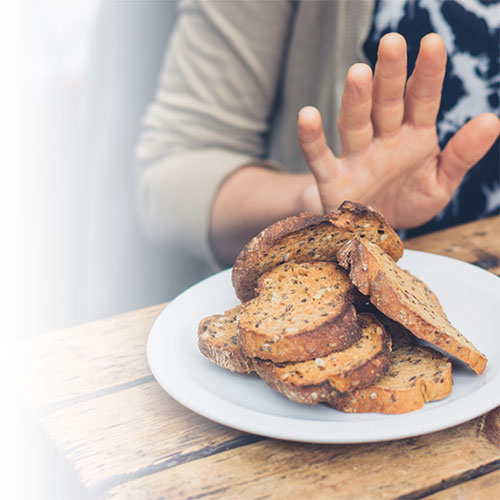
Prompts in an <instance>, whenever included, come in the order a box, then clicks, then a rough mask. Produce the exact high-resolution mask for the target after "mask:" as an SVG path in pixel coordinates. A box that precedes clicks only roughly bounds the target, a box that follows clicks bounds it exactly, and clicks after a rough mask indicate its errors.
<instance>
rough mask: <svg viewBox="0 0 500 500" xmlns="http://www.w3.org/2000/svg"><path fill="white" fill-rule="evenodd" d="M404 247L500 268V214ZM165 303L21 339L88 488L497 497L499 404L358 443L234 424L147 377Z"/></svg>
mask: <svg viewBox="0 0 500 500" xmlns="http://www.w3.org/2000/svg"><path fill="white" fill-rule="evenodd" d="M406 246H407V248H414V249H421V250H426V251H432V252H435V253H440V254H443V255H448V256H452V257H454V258H458V259H462V260H465V261H468V262H473V263H474V264H475V265H478V266H480V267H482V268H484V269H488V270H491V271H492V272H495V273H497V274H498V273H499V272H500V265H499V262H500V217H494V218H490V219H486V220H483V221H479V222H475V223H471V224H468V225H465V226H460V227H457V228H452V229H449V230H446V231H443V232H440V233H434V234H431V235H426V236H423V237H420V238H417V239H414V240H410V241H408V242H406ZM164 307H165V305H159V306H154V307H150V308H147V309H142V310H139V311H134V312H131V313H128V314H124V315H121V316H118V317H114V318H109V319H106V320H103V321H97V322H95V323H90V324H87V325H81V326H78V327H76V328H70V329H67V330H63V331H60V332H55V333H51V334H48V335H43V336H40V337H38V338H33V339H30V340H27V341H25V342H23V344H22V346H21V351H22V353H23V356H24V359H25V362H26V363H25V368H24V369H23V371H24V373H25V374H26V376H25V377H24V380H23V386H24V397H25V401H26V405H27V406H28V407H29V408H30V410H31V411H32V412H33V414H34V415H36V417H37V419H38V420H39V422H40V423H41V424H42V426H43V428H44V429H45V430H46V432H47V433H48V435H49V436H50V438H51V439H52V441H53V442H54V443H55V445H56V447H57V449H58V450H59V451H60V453H61V455H62V456H64V457H65V458H66V459H67V460H68V461H69V463H70V465H71V466H72V468H73V470H75V471H76V474H77V476H78V479H79V480H80V482H81V483H82V484H83V485H84V486H85V488H86V489H87V492H88V497H89V498H98V499H99V498H103V499H104V498H113V499H122V498H131V499H146V498H147V499H160V498H165V499H181V498H212V499H233V498H234V499H236V498H237V499H253V498H283V497H287V498H290V499H292V498H297V499H298V498H331V499H364V498H366V499H378V498H380V499H386V498H400V499H403V498H406V499H416V498H431V499H436V500H438V499H439V500H441V499H444V498H452V499H454V498H457V499H458V498H478V499H483V498H484V499H489V498H495V496H494V495H495V493H496V492H497V491H498V487H499V486H500V483H499V480H500V479H499V472H498V470H499V469H500V449H499V446H498V444H495V439H492V438H491V436H492V435H493V436H495V435H497V434H495V432H493V434H491V431H489V430H488V429H489V428H490V427H491V425H493V426H494V425H497V424H496V423H495V422H498V421H499V418H498V417H499V415H500V414H499V413H498V410H497V412H496V413H490V415H489V416H488V417H486V416H483V417H479V418H476V419H475V420H473V421H471V422H468V423H466V424H463V425H460V426H456V427H454V428H451V429H447V430H444V431H440V432H436V433H433V434H428V435H425V436H420V437H417V438H411V439H404V440H399V441H392V442H383V443H374V444H365V445H311V444H301V443H293V442H287V441H279V440H274V439H267V438H262V437H259V436H254V435H250V434H245V433H241V432H239V431H235V430H233V429H229V428H227V427H224V426H222V425H218V424H215V423H213V422H211V421H209V420H207V419H205V418H203V417H201V416H199V415H197V414H195V413H193V412H191V411H190V410H188V409H186V408H184V407H183V406H181V405H179V404H178V403H177V402H176V401H174V400H173V399H172V398H171V397H170V396H169V395H167V394H166V393H165V392H164V391H163V390H162V389H161V388H160V387H159V386H158V384H157V383H156V382H155V381H154V378H153V377H152V375H151V373H150V371H149V368H148V365H147V360H146V355H145V345H146V340H147V336H148V333H149V330H150V328H151V325H152V323H153V321H154V319H155V318H156V317H157V316H158V314H159V313H160V312H161V310H162V309H163V308H164ZM485 423H488V425H485ZM429 495H430V496H429ZM474 495H476V496H474ZM496 498H498V495H497V496H496Z"/></svg>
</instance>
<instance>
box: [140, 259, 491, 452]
mask: <svg viewBox="0 0 500 500" xmlns="http://www.w3.org/2000/svg"><path fill="white" fill-rule="evenodd" d="M405 254H409V255H410V256H411V255H413V256H414V257H418V255H422V256H424V258H429V256H431V257H432V258H437V259H438V260H439V259H445V260H450V261H453V263H454V264H456V263H458V264H459V265H464V266H466V267H468V268H469V269H473V271H472V272H476V273H480V274H481V275H482V276H488V278H487V279H498V278H497V277H496V275H495V274H493V273H490V272H489V271H486V270H484V269H482V268H480V267H477V266H474V265H473V264H470V263H468V262H465V261H461V260H459V259H454V258H452V257H448V256H444V255H440V254H433V253H431V252H424V251H421V250H412V249H405ZM403 267H404V266H403ZM231 271H232V269H231V268H229V269H225V270H222V271H220V272H218V273H215V274H213V275H211V276H208V277H206V278H204V279H203V280H201V281H199V282H198V283H195V284H194V285H192V286H191V287H189V288H188V289H186V290H184V291H183V292H182V293H180V294H179V295H178V296H177V297H175V298H174V299H173V300H172V301H171V302H170V303H169V304H168V305H167V306H166V307H165V308H164V309H163V310H162V311H161V312H160V314H159V315H158V317H157V318H156V319H155V321H154V323H153V325H152V327H151V329H150V332H149V335H148V339H147V345H146V355H147V361H148V365H149V368H150V370H151V372H152V374H153V376H154V378H155V379H156V381H157V382H158V384H159V385H160V387H162V389H163V390H164V391H165V392H166V393H167V394H169V395H170V396H171V397H172V398H173V399H174V400H176V401H177V402H178V403H180V404H182V405H183V406H185V407H186V408H188V409H190V410H191V411H194V412H195V413H197V414H199V415H201V416H203V417H205V418H208V419H209V420H212V421H214V422H217V423H219V424H222V425H225V426H227V427H230V428H233V429H236V430H239V431H242V432H247V433H251V434H255V435H260V436H264V437H267V438H274V439H281V440H289V441H296V442H307V443H323V444H359V443H373V442H380V441H388V440H399V439H405V438H409V437H415V436H419V435H424V434H428V433H431V432H437V431H440V430H444V429H447V428H451V427H454V426H456V425H459V424H462V423H465V422H467V421H469V420H472V419H474V418H476V417H478V416H479V415H482V414H484V413H486V412H488V411H490V410H491V409H493V408H495V407H496V406H498V405H499V404H500V396H498V401H496V400H495V398H491V401H490V404H489V405H487V404H484V400H483V398H484V395H483V393H485V395H488V394H489V393H490V392H491V385H492V383H494V381H495V380H497V381H500V370H499V368H500V367H499V366H497V367H496V368H497V370H496V372H495V373H493V376H492V379H491V380H490V381H485V382H484V383H483V384H482V385H481V386H480V387H479V388H478V389H477V390H475V391H474V392H472V393H471V394H468V395H467V396H466V397H467V401H468V406H467V407H466V409H467V408H468V411H465V412H455V413H454V414H453V415H452V416H451V417H450V418H449V420H448V421H447V423H446V424H444V425H439V426H438V427H436V426H433V425H430V424H427V425H425V422H427V420H429V418H430V417H425V418H424V419H423V420H424V423H421V424H420V425H418V426H416V428H415V426H413V427H412V426H409V427H406V426H391V432H390V433H384V432H380V431H379V432H378V433H371V435H370V436H368V437H367V436H366V435H365V434H366V433H365V434H363V433H361V434H360V435H356V433H349V432H348V433H347V435H344V433H345V431H346V428H349V430H350V428H351V427H353V426H358V428H359V424H360V423H361V424H362V423H366V422H367V421H370V419H367V418H366V417H365V419H364V422H359V420H363V416H366V415H376V416H377V418H375V420H377V421H378V422H380V421H381V420H382V419H386V420H387V421H391V420H392V421H393V420H394V419H397V418H398V417H406V420H410V422H411V420H415V418H414V417H415V415H420V417H422V416H423V415H424V413H425V414H427V415H431V414H432V411H433V410H432V404H433V403H427V404H426V405H425V407H424V409H427V411H426V412H423V410H417V411H415V412H410V413H405V414H399V415H387V414H374V413H367V414H349V415H354V418H353V420H352V421H341V422H339V421H324V420H311V419H309V420H308V419H302V418H300V419H299V418H297V417H286V416H282V415H272V414H268V413H262V412H259V411H256V410H254V409H250V408H246V407H243V406H241V405H238V404H237V403H234V402H232V401H228V400H225V399H223V398H222V397H221V396H219V395H217V394H215V393H211V392H207V391H206V390H205V388H203V387H201V386H199V385H197V387H198V388H199V389H200V390H201V393H202V394H203V397H202V398H201V400H202V401H201V403H202V404H196V403H195V402H194V401H193V398H192V397H190V396H187V395H186V394H187V391H184V394H182V393H180V392H182V391H177V390H176V384H175V383H174V384H169V383H168V382H167V383H166V382H165V377H164V375H165V374H164V373H162V372H161V370H158V369H157V363H156V356H157V355H156V353H155V351H154V345H155V342H156V339H157V336H159V335H161V333H160V332H161V330H162V328H163V323H164V322H166V320H167V319H168V316H170V315H174V314H175V307H176V305H177V304H179V303H182V301H184V300H186V297H187V298H189V296H190V295H191V294H192V293H193V289H198V288H199V287H203V286H206V283H207V282H210V281H215V280H221V279H225V278H226V275H228V276H229V277H230V274H231ZM483 273H484V274H483ZM492 283H493V282H492ZM499 283H500V281H499ZM497 286H498V284H497ZM172 305H173V307H172ZM200 319H201V318H200ZM194 334H195V335H196V332H194ZM171 338H173V337H171ZM200 360H203V358H200ZM207 361H208V360H207ZM499 364H500V363H499ZM162 366H165V365H162ZM227 375H228V376H234V374H232V373H231V372H230V371H227ZM190 383H193V384H194V382H193V379H192V378H190V379H189V382H188V383H187V385H188V386H189V384H190ZM194 385H195V386H196V384H194ZM207 394H208V397H207ZM199 395H200V394H198V396H199ZM207 399H208V401H209V402H212V403H214V402H215V403H218V405H216V404H208V405H206V406H203V403H204V402H205V400H207ZM462 399H463V398H462ZM478 399H479V401H482V402H483V404H481V405H480V408H481V410H480V411H479V412H478V410H476V409H475V408H476V407H477V400H478ZM459 402H460V400H458V401H455V402H452V404H453V403H454V404H455V405H456V404H458V403H459ZM436 403H440V402H436ZM441 406H446V403H445V404H444V405H441ZM216 408H218V409H216ZM221 408H222V410H221ZM224 410H226V411H227V410H229V411H228V412H224ZM230 415H232V416H230ZM242 416H243V417H246V418H241V417H242ZM356 416H359V418H358V419H355V417H356ZM262 419H264V420H265V421H266V425H267V427H266V425H264V426H262V424H261V423H260V421H261V420H262ZM430 419H431V420H432V418H430ZM417 420H418V418H417ZM420 420H421V418H420ZM372 421H373V419H372ZM254 422H255V423H254ZM298 422H300V423H301V429H300V431H299V432H298V433H297V432H290V431H289V429H290V428H292V429H293V427H294V425H293V424H295V425H296V424H297V423H298ZM306 422H307V423H309V425H312V426H313V429H312V431H311V429H308V426H307V425H305V424H306ZM375 425H376V424H375ZM327 426H330V428H334V429H333V431H334V432H330V433H328V432H326V433H325V429H323V427H325V428H326V429H327V430H328V427H327ZM384 427H385V426H384ZM330 430H332V429H330ZM325 434H329V435H325Z"/></svg>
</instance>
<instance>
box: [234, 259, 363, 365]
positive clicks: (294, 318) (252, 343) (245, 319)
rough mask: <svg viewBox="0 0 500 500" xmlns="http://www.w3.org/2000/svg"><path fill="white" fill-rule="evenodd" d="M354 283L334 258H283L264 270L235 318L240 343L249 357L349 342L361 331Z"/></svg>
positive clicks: (319, 352)
mask: <svg viewBox="0 0 500 500" xmlns="http://www.w3.org/2000/svg"><path fill="white" fill-rule="evenodd" d="M354 290H355V289H354V287H353V285H352V283H351V281H350V280H349V277H348V276H347V273H346V272H345V271H344V270H343V269H342V268H341V267H340V266H339V265H338V264H334V263H332V262H310V263H308V262H304V263H294V262H290V263H285V264H282V265H280V266H278V267H275V268H273V269H271V270H270V271H268V272H267V273H266V274H264V275H263V276H262V277H261V278H260V279H259V282H258V285H257V292H258V295H257V297H256V298H255V299H254V300H252V301H250V302H247V303H246V305H245V307H244V309H243V311H242V313H241V315H240V318H239V321H238V332H239V345H240V348H241V350H242V351H243V353H244V354H245V355H246V356H248V357H252V358H255V357H257V358H262V359H269V360H271V361H274V362H283V361H303V360H306V359H313V358H317V357H318V356H324V355H326V354H329V353H330V352H333V351H339V350H342V349H345V348H347V347H349V346H350V345H352V344H353V343H354V342H355V341H356V340H358V339H359V337H360V336H361V330H360V328H359V326H358V323H357V321H356V311H355V309H354V306H353V304H352V300H353V293H354Z"/></svg>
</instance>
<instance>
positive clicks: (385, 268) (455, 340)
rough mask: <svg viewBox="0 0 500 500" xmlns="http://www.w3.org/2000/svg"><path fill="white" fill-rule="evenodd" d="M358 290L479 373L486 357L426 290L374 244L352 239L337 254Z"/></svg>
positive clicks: (385, 312)
mask: <svg viewBox="0 0 500 500" xmlns="http://www.w3.org/2000/svg"><path fill="white" fill-rule="evenodd" d="M337 257H338V261H339V263H340V265H342V266H343V267H344V268H345V269H348V270H349V276H350V278H351V280H352V282H353V283H354V284H355V285H356V287H357V288H358V289H359V291H360V292H361V293H363V294H365V295H369V296H370V302H371V303H372V304H373V305H374V306H375V307H376V308H377V309H378V310H379V311H381V312H382V313H384V314H385V315H386V316H388V317H389V318H391V319H393V320H394V321H397V322H399V323H401V324H402V325H403V326H405V327H406V328H407V329H408V330H410V332H411V333H413V334H414V335H415V336H416V337H419V338H421V339H423V340H426V341H427V342H430V343H431V344H433V345H435V346H436V347H440V348H441V349H443V350H444V351H446V352H447V353H449V354H451V355H453V356H456V357H457V358H458V359H460V360H462V361H463V362H465V363H466V364H468V365H469V366H470V367H471V368H472V369H473V370H474V371H475V372H476V373H478V374H481V373H482V372H483V371H484V369H485V367H486V363H487V359H486V356H484V354H482V353H481V352H479V351H478V350H477V349H476V347H475V346H474V345H473V344H472V342H470V341H469V340H467V339H466V338H465V337H464V336H463V335H462V334H461V333H460V332H458V330H456V329H455V327H453V325H452V324H451V323H450V322H449V320H448V318H447V317H446V315H445V314H444V313H443V311H442V308H441V306H440V305H439V302H437V303H436V301H437V298H436V296H435V295H434V294H433V293H432V292H431V291H430V289H429V287H427V286H426V285H425V284H423V283H422V281H421V280H419V279H418V278H416V277H415V276H413V275H412V274H411V273H409V272H408V271H406V270H404V269H401V268H400V267H399V266H398V265H397V264H396V263H395V262H394V261H393V260H392V259H391V258H390V257H389V256H388V255H386V254H385V253H384V252H383V251H382V250H381V249H380V248H379V247H378V246H377V245H374V244H372V243H371V242H369V241H367V240H362V239H360V238H355V239H353V240H351V241H349V242H348V243H346V244H345V245H344V246H343V247H342V248H341V249H340V250H339V252H338V254H337Z"/></svg>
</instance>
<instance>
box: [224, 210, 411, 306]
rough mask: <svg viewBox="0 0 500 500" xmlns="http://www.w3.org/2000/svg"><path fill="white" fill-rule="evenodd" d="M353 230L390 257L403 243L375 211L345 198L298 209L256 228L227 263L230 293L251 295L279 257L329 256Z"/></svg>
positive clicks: (243, 296)
mask: <svg viewBox="0 0 500 500" xmlns="http://www.w3.org/2000/svg"><path fill="white" fill-rule="evenodd" d="M356 235H357V236H360V237H365V238H368V239H369V240H370V241H373V242H375V243H376V244H378V245H380V246H381V248H383V249H384V251H385V252H387V253H388V254H389V255H390V256H391V257H392V258H393V259H394V260H395V261H397V260H398V259H399V258H401V256H402V255H403V243H402V242H401V240H400V238H399V236H398V235H397V234H396V232H395V231H394V230H393V229H392V228H391V227H390V226H389V224H388V223H387V221H386V220H385V218H384V217H383V216H382V215H381V214H379V213H378V212H376V211H375V210H373V209H372V208H371V207H368V206H364V205H361V204H359V203H354V202H350V201H345V202H344V203H342V205H341V206H340V208H339V209H338V210H337V211H336V212H331V213H329V214H326V215H314V214H310V213H302V214H300V215H297V216H292V217H288V218H286V219H283V220H280V221H278V222H276V223H275V224H272V225H271V226H269V227H268V228H266V229H264V230H263V231H261V232H260V233H259V234H258V235H257V236H256V237H255V238H253V239H252V240H251V241H250V242H249V243H248V244H247V245H246V247H245V248H244V249H243V250H242V251H241V253H240V255H239V256H238V258H237V259H236V262H235V264H234V266H233V271H232V280H233V286H234V289H235V291H236V295H237V296H238V298H239V299H240V300H241V301H242V302H245V301H247V300H250V299H252V298H253V297H255V295H256V291H255V288H256V285H257V281H258V278H259V277H260V276H261V275H262V274H264V273H265V272H267V271H269V270H270V269H272V268H273V267H275V266H277V265H279V264H282V263H283V262H290V261H294V262H306V261H308V262H311V261H335V260H336V257H335V256H336V251H337V250H338V249H339V248H340V247H341V246H342V245H343V244H344V243H345V242H346V241H348V240H349V239H351V238H353V237H354V236H356Z"/></svg>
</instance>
